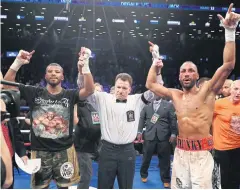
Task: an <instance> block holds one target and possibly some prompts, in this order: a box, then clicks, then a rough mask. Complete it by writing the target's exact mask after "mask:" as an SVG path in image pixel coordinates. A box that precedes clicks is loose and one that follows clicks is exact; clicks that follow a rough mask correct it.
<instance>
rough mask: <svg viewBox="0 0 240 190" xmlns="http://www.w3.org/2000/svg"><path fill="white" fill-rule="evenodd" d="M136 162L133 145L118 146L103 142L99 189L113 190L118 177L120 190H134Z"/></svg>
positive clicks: (100, 158) (99, 169)
mask: <svg viewBox="0 0 240 190" xmlns="http://www.w3.org/2000/svg"><path fill="white" fill-rule="evenodd" d="M135 160H136V152H135V149H134V144H133V143H129V144H124V145H116V144H112V143H110V142H107V141H105V140H103V141H102V149H101V151H100V157H99V168H98V189H112V188H113V185H114V181H115V177H116V176H117V180H118V186H119V189H132V187H133V178H134V174H135Z"/></svg>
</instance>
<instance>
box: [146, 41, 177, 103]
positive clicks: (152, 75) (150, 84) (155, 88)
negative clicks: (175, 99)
mask: <svg viewBox="0 0 240 190" xmlns="http://www.w3.org/2000/svg"><path fill="white" fill-rule="evenodd" d="M149 44H150V52H152V54H153V64H152V66H151V68H150V69H149V72H148V76H147V81H146V88H147V89H149V90H150V91H152V92H153V93H154V94H155V95H157V96H160V97H168V98H170V99H172V90H173V89H168V88H166V87H164V86H163V83H158V82H157V78H158V77H159V76H161V70H162V67H163V62H162V60H161V59H160V56H159V55H157V56H156V55H155V54H156V52H158V46H157V45H155V44H153V43H152V42H149ZM158 54H159V53H158Z"/></svg>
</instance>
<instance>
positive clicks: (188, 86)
mask: <svg viewBox="0 0 240 190" xmlns="http://www.w3.org/2000/svg"><path fill="white" fill-rule="evenodd" d="M180 84H181V86H182V88H184V89H185V90H190V89H192V87H194V86H195V84H196V81H193V80H191V82H190V83H189V84H184V82H183V81H180Z"/></svg>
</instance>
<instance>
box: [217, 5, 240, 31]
mask: <svg viewBox="0 0 240 190" xmlns="http://www.w3.org/2000/svg"><path fill="white" fill-rule="evenodd" d="M232 8H233V3H231V5H230V6H229V8H228V11H227V14H226V16H225V18H223V17H222V15H220V14H218V15H217V16H218V18H219V19H220V21H221V23H222V24H223V27H224V28H229V29H235V28H236V27H237V25H238V22H239V21H240V14H237V13H234V12H232Z"/></svg>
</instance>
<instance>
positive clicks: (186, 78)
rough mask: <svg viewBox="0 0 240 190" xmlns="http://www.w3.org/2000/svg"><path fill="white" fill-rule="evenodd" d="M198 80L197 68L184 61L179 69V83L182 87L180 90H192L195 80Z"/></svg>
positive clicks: (191, 63)
mask: <svg viewBox="0 0 240 190" xmlns="http://www.w3.org/2000/svg"><path fill="white" fill-rule="evenodd" d="M198 79H199V74H198V69H197V66H196V65H195V64H194V63H193V62H191V61H186V62H184V63H183V64H182V66H181V67H180V73H179V81H180V83H181V85H182V88H183V89H185V90H190V89H192V88H193V87H194V86H195V85H196V82H197V80H198Z"/></svg>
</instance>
